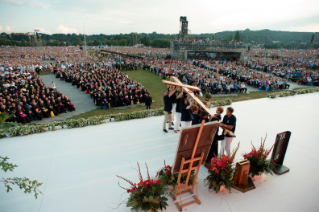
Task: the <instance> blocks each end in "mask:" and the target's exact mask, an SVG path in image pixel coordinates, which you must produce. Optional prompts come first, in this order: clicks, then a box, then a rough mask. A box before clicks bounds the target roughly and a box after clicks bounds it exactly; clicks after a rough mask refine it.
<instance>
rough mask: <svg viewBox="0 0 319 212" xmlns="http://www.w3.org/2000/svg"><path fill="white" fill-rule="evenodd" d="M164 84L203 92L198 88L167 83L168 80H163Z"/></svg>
mask: <svg viewBox="0 0 319 212" xmlns="http://www.w3.org/2000/svg"><path fill="white" fill-rule="evenodd" d="M162 82H163V83H165V84H166V85H172V86H178V87H183V88H189V89H192V90H196V91H201V90H200V88H198V87H195V86H191V85H185V84H183V83H176V82H172V81H167V80H162Z"/></svg>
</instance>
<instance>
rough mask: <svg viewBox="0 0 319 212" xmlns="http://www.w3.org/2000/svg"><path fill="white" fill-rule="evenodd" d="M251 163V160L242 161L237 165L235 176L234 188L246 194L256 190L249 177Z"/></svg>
mask: <svg viewBox="0 0 319 212" xmlns="http://www.w3.org/2000/svg"><path fill="white" fill-rule="evenodd" d="M249 169H250V162H249V160H247V159H246V160H242V161H239V162H237V163H236V171H235V174H234V178H233V181H234V183H235V184H234V185H233V187H234V188H236V189H238V190H239V191H241V192H246V191H249V190H251V189H254V188H255V185H254V183H253V181H252V179H251V177H249Z"/></svg>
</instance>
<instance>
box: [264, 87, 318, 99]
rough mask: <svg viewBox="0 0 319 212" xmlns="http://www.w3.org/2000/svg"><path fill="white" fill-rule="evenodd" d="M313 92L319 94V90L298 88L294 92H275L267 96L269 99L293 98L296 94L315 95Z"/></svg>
mask: <svg viewBox="0 0 319 212" xmlns="http://www.w3.org/2000/svg"><path fill="white" fill-rule="evenodd" d="M313 92H319V88H296V89H294V90H293V91H289V90H288V91H282V92H275V93H270V94H268V95H267V97H269V98H276V97H277V96H279V97H285V96H293V95H295V94H306V93H313Z"/></svg>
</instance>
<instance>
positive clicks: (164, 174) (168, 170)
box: [156, 161, 195, 190]
mask: <svg viewBox="0 0 319 212" xmlns="http://www.w3.org/2000/svg"><path fill="white" fill-rule="evenodd" d="M156 177H157V178H158V179H159V180H160V181H161V182H162V183H163V184H164V185H168V188H169V190H174V189H175V186H176V185H177V180H178V173H174V174H173V173H172V166H170V165H167V166H166V164H165V161H164V167H163V168H161V169H160V170H159V171H158V172H157V173H156ZM186 179H187V173H183V174H182V176H181V180H180V183H181V184H184V183H185V182H186ZM194 179H195V171H192V172H191V176H190V178H189V181H188V185H193V182H194Z"/></svg>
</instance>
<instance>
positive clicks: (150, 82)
mask: <svg viewBox="0 0 319 212" xmlns="http://www.w3.org/2000/svg"><path fill="white" fill-rule="evenodd" d="M123 73H125V74H127V75H128V76H129V77H130V78H131V79H133V80H136V81H137V82H140V83H142V85H144V86H145V88H146V89H147V90H148V92H149V93H150V96H151V97H152V99H153V101H154V102H153V104H152V109H155V108H160V107H163V106H164V103H163V91H164V90H165V89H166V85H165V84H164V83H163V82H162V78H161V77H159V76H158V75H156V74H153V73H151V72H149V71H146V70H142V69H138V70H137V71H123ZM268 93H272V92H266V91H260V92H251V93H250V94H239V95H238V96H234V97H214V96H213V97H212V99H211V100H212V101H215V100H220V99H225V98H229V99H231V100H232V101H233V102H239V101H245V100H251V99H259V98H265V97H266V96H267V94H268ZM201 99H202V100H203V99H204V97H202V98H201ZM140 110H145V107H144V106H137V107H135V108H127V109H115V108H112V109H107V110H105V109H96V110H92V111H89V112H86V113H83V114H80V115H78V116H74V117H72V118H73V119H78V118H89V117H92V116H98V115H107V114H117V113H130V112H133V111H140Z"/></svg>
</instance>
